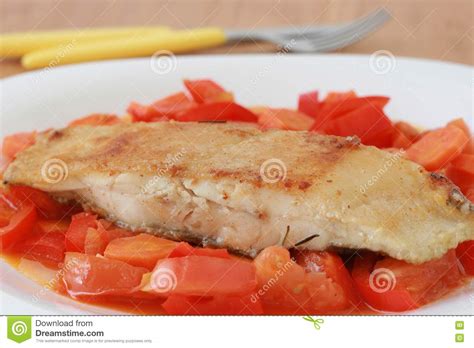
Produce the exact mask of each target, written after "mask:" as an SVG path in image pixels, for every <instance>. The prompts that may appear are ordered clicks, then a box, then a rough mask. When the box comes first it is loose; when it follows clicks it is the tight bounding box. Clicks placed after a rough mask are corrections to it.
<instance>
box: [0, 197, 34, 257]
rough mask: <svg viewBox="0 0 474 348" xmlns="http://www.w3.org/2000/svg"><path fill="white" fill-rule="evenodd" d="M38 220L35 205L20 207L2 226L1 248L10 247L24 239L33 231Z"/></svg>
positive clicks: (0, 230)
mask: <svg viewBox="0 0 474 348" xmlns="http://www.w3.org/2000/svg"><path fill="white" fill-rule="evenodd" d="M36 220H37V213H36V208H35V207H34V206H33V205H25V206H23V207H21V208H19V209H18V210H17V211H16V212H15V213H14V214H13V215H12V216H11V218H10V222H9V223H8V225H6V226H4V227H2V228H0V250H5V249H8V248H10V247H12V246H13V245H14V244H16V243H17V242H19V241H20V240H23V239H24V238H25V237H26V236H27V235H28V234H30V233H31V232H32V230H33V227H34V225H35V223H36Z"/></svg>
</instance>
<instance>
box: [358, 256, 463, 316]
mask: <svg viewBox="0 0 474 348" xmlns="http://www.w3.org/2000/svg"><path fill="white" fill-rule="evenodd" d="M352 277H353V279H354V282H355V284H356V287H357V289H358V290H359V293H360V294H361V295H362V297H363V298H364V299H365V301H366V302H367V303H368V304H369V305H370V306H372V307H374V308H376V309H379V310H384V311H392V312H401V311H406V310H410V309H415V308H418V307H419V306H420V305H423V304H425V303H427V302H430V301H433V300H435V299H437V298H440V297H441V296H443V295H444V294H445V293H446V292H447V291H449V290H450V289H451V288H453V287H455V286H457V285H458V284H459V282H460V281H461V274H460V272H459V269H458V266H457V263H456V255H455V253H454V250H451V251H449V252H448V253H447V254H446V255H445V256H443V257H442V258H440V259H437V260H432V261H428V262H425V263H423V264H420V265H413V264H409V263H406V262H404V261H399V260H395V259H392V258H390V257H387V258H384V259H382V260H380V261H377V258H376V256H375V255H374V254H366V255H364V257H360V258H357V259H356V261H355V264H354V268H353V271H352Z"/></svg>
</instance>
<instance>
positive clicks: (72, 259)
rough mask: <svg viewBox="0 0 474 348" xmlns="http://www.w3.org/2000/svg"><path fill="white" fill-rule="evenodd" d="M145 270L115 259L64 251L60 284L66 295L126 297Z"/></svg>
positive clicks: (136, 284) (135, 286)
mask: <svg viewBox="0 0 474 348" xmlns="http://www.w3.org/2000/svg"><path fill="white" fill-rule="evenodd" d="M147 271H148V270H147V269H146V268H142V267H135V266H132V265H129V264H127V263H125V262H122V261H119V260H110V259H106V258H103V257H97V256H92V255H86V254H81V253H75V252H67V253H66V257H65V259H64V267H63V273H64V275H63V281H64V284H65V286H66V290H67V292H68V294H69V295H70V296H73V297H76V296H87V295H93V296H94V295H107V294H109V295H127V294H130V293H132V292H133V291H134V290H135V289H136V288H137V287H138V286H139V285H140V282H141V279H142V276H143V275H144V274H145V273H146V272H147Z"/></svg>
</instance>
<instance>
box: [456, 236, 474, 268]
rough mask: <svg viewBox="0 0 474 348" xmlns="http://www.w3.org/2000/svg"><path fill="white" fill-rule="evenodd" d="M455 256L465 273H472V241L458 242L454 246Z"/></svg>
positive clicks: (473, 249) (473, 260)
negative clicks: (455, 246) (456, 245)
mask: <svg viewBox="0 0 474 348" xmlns="http://www.w3.org/2000/svg"><path fill="white" fill-rule="evenodd" d="M456 256H457V257H458V259H459V261H460V262H461V264H462V266H463V268H464V271H465V272H466V274H469V275H474V241H473V240H469V241H466V242H463V243H461V244H459V245H458V247H457V248H456Z"/></svg>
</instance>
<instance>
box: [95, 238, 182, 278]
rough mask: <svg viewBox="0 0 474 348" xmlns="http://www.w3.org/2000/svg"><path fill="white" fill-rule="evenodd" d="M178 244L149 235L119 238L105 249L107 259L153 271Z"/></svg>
mask: <svg viewBox="0 0 474 348" xmlns="http://www.w3.org/2000/svg"><path fill="white" fill-rule="evenodd" d="M177 244H178V243H177V242H173V241H171V240H168V239H164V238H158V237H155V236H152V235H150V234H147V233H141V234H138V235H136V236H133V237H126V238H118V239H115V240H113V241H111V242H110V243H109V245H107V248H106V249H105V253H104V255H105V257H108V258H110V259H115V260H121V261H124V262H126V263H128V264H130V265H133V266H139V267H145V268H148V269H149V270H152V269H153V268H154V267H155V266H156V262H157V261H158V260H161V259H163V258H165V257H168V255H169V254H170V252H171V251H172V250H173V249H175V248H176V246H177Z"/></svg>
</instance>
